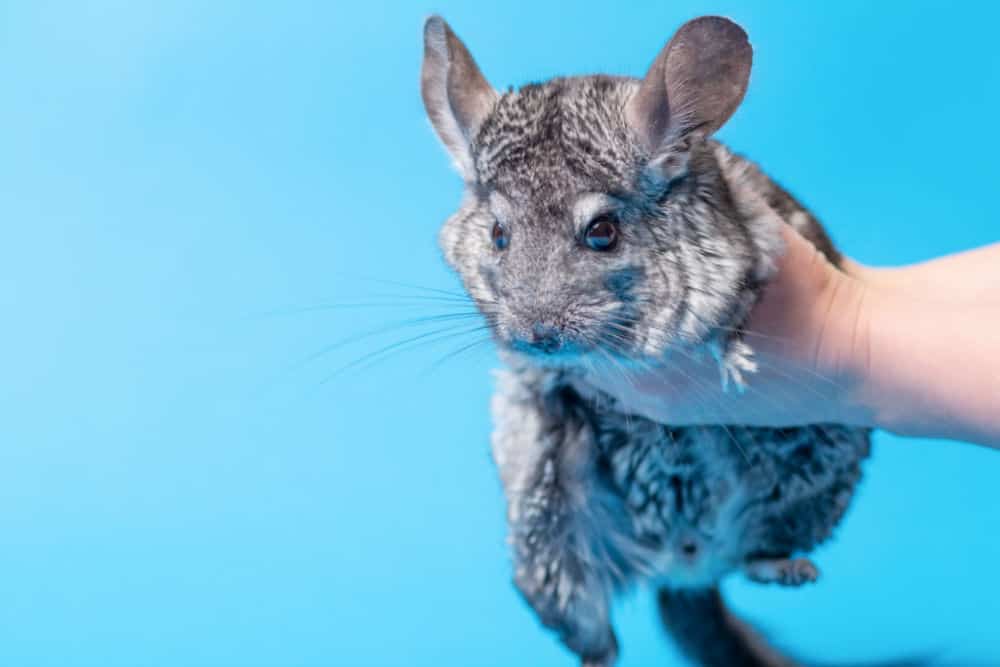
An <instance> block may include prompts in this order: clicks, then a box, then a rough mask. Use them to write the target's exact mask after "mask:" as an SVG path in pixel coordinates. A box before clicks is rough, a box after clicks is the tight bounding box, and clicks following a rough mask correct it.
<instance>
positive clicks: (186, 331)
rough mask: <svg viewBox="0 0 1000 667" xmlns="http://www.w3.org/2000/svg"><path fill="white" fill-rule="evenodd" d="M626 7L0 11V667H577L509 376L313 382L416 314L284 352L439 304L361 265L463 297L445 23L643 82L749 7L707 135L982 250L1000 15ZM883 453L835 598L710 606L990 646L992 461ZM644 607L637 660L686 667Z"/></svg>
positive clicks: (927, 445) (399, 365)
mask: <svg viewBox="0 0 1000 667" xmlns="http://www.w3.org/2000/svg"><path fill="white" fill-rule="evenodd" d="M615 5H619V3H610V2H590V1H586V2H577V3H572V4H570V3H561V2H560V3H556V2H543V1H541V0H533V1H532V2H522V3H505V4H504V5H503V6H501V4H500V3H471V2H464V3H461V2H444V1H440V2H436V3H435V4H434V5H426V4H421V3H419V2H396V3H386V2H379V1H376V0H368V1H366V2H362V3H351V4H349V5H347V4H343V3H330V2H326V3H324V2H316V3H304V2H296V3H256V2H250V3H248V2H235V1H226V2H221V1H220V2H194V1H188V2H162V3H157V4H152V3H147V2H131V1H125V0H122V1H120V2H110V1H108V2H64V3H58V2H42V1H40V0H32V1H29V0H24V1H21V2H12V1H10V0H8V1H6V2H0V318H2V320H0V323H2V327H0V665H9V666H11V667H39V666H43V665H44V666H51V667H74V666H77V665H79V666H84V665H86V666H95V667H97V666H99V667H114V666H122V667H126V666H127V667H140V666H156V667H178V666H184V667H187V666H191V667H195V666H198V667H200V666H205V667H220V666H230V665H231V666H234V667H254V666H262V667H263V666H273V667H295V666H319V665H324V666H325V665H337V666H341V665H342V666H345V667H364V666H382V665H387V666H397V665H399V666H402V665H408V666H410V665H412V666H415V667H416V666H423V665H428V666H429V665H433V666H435V667H443V666H446V665H456V666H463V667H467V666H493V665H496V666H508V665H530V666H536V665H542V666H548V665H552V666H559V665H567V666H568V665H571V664H572V661H571V660H570V658H569V657H568V655H567V654H565V653H564V652H563V651H562V649H561V648H559V647H558V646H557V644H556V642H555V641H554V640H553V639H552V638H551V637H550V636H548V635H547V634H545V633H544V632H542V631H541V630H540V629H539V628H538V627H537V626H536V623H535V621H534V619H533V618H532V616H531V615H530V614H529V613H528V611H527V609H526V608H524V607H523V606H522V604H521V602H520V600H519V599H518V597H517V596H516V594H515V593H514V591H513V589H512V587H511V586H510V584H509V583H508V582H509V574H508V562H507V556H506V552H505V547H504V541H503V509H502V499H501V496H500V491H499V488H498V484H497V481H496V478H495V474H494V471H493V469H492V467H491V464H490V462H489V459H488V454H487V432H488V428H489V424H488V416H487V409H486V407H487V401H488V396H489V392H490V384H491V381H490V378H489V375H488V370H489V369H490V368H491V367H492V366H493V365H494V363H495V360H494V357H493V352H492V350H490V349H489V348H488V347H480V348H473V349H472V350H469V351H468V352H467V353H462V354H459V355H457V356H455V357H454V358H452V359H450V360H448V361H446V362H445V363H443V364H441V365H439V366H436V367H434V364H435V361H436V360H437V359H439V358H440V357H441V356H442V355H444V354H446V353H447V352H449V350H452V349H455V348H457V347H458V345H457V344H456V343H457V341H459V340H464V339H462V338H461V337H459V338H456V339H451V340H449V341H446V342H442V343H440V344H438V345H431V346H427V347H419V348H417V349H414V350H411V351H409V352H406V353H401V354H398V355H394V356H390V357H389V358H387V359H385V360H384V361H382V362H381V363H375V364H372V365H371V366H370V367H363V368H355V369H354V370H353V371H351V372H347V373H344V374H341V375H339V376H336V377H333V378H332V379H330V380H329V381H328V382H325V383H323V380H324V379H325V378H328V377H329V376H330V374H331V373H332V372H333V371H334V370H335V369H337V368H339V367H341V366H343V365H345V364H349V363H351V362H352V361H353V360H356V359H359V358H361V357H362V355H364V354H365V353H366V352H372V351H376V350H378V349H379V348H381V347H383V346H385V345H387V344H389V343H391V342H392V341H394V340H398V339H403V338H406V337H407V336H412V335H415V334H417V333H419V332H423V331H428V330H433V328H434V327H430V328H428V327H423V328H421V327H414V328H408V329H407V328H402V329H396V330H395V331H393V332H389V333H384V334H382V335H380V336H375V337H373V338H370V339H366V340H364V341H359V342H355V343H353V344H350V345H346V346H344V347H342V348H337V349H333V350H329V351H328V352H327V353H326V354H324V355H321V356H318V357H316V358H313V359H311V360H309V361H307V362H305V363H298V362H300V361H302V360H303V359H305V358H306V357H308V356H309V355H310V354H311V353H314V352H316V351H317V350H320V349H321V348H323V347H324V346H325V345H327V344H330V343H333V342H335V341H338V340H340V339H343V338H344V337H347V336H351V335H353V334H357V333H359V332H362V331H365V330H367V329H371V328H378V327H379V326H381V325H383V324H385V323H386V322H390V321H395V320H398V319H405V318H407V317H414V316H422V315H430V314H432V313H435V312H444V311H445V310H447V304H441V306H435V305H433V304H431V305H425V306H415V305H414V302H413V301H412V300H410V299H408V298H403V297H405V295H412V294H417V293H419V292H418V291H416V290H413V289H411V288H409V287H401V286H398V285H386V284H381V283H376V282H373V281H370V280H367V279H366V277H376V278H383V279H388V280H393V281H399V282H403V283H407V284H416V285H422V286H429V287H435V288H443V289H453V288H455V287H456V282H455V280H454V279H453V277H452V276H451V275H449V273H448V272H447V271H446V270H445V269H444V267H443V265H442V262H441V260H440V258H439V255H438V251H437V249H436V245H435V232H436V229H437V227H438V225H439V223H440V222H441V221H442V220H443V219H444V217H445V216H446V215H447V214H448V212H449V211H450V210H451V209H452V208H453V206H454V205H455V204H456V203H457V201H458V197H459V193H460V185H459V180H458V178H457V176H455V175H454V174H453V173H452V172H451V171H450V169H449V166H448V162H447V159H446V158H445V155H444V153H443V151H442V150H441V149H440V148H439V146H438V145H437V142H436V139H435V138H434V136H433V134H432V132H431V130H430V128H429V125H428V124H427V122H426V121H425V120H424V117H423V110H422V108H421V104H420V99H419V95H418V90H417V79H418V67H419V60H420V55H421V45H420V34H421V22H422V19H423V17H424V16H425V15H426V14H428V13H430V12H432V11H439V12H441V13H443V14H444V15H445V16H446V17H447V18H448V19H449V20H450V21H451V23H452V25H453V26H454V27H455V28H456V30H457V31H458V32H459V34H460V35H461V36H462V37H463V38H464V39H466V41H467V42H468V44H469V45H470V47H471V48H472V51H473V53H474V54H475V55H476V57H477V58H478V60H479V62H480V64H481V65H482V67H483V69H484V70H485V72H486V73H487V74H488V76H489V77H490V79H491V80H492V81H493V83H494V84H495V85H497V86H506V85H508V84H519V83H524V82H527V81H530V80H536V79H540V78H544V77H548V76H551V75H555V74H561V73H587V72H591V71H597V70H602V71H610V72H616V73H627V74H634V75H639V74H641V73H642V72H643V71H644V70H645V67H646V66H647V64H648V63H649V61H650V60H651V59H652V57H653V56H654V55H655V53H656V52H657V50H658V49H659V48H660V46H661V45H662V44H663V43H664V42H665V40H666V39H667V38H668V37H669V36H670V34H671V32H672V31H673V29H674V28H676V27H677V26H678V25H679V24H680V23H681V22H682V21H684V20H686V19H688V18H691V17H693V16H695V15H698V14H703V13H722V14H726V15H729V16H732V17H733V18H735V19H737V20H738V21H740V22H741V23H743V24H744V25H745V26H746V27H747V29H748V31H749V33H750V35H751V38H752V41H753V43H754V45H755V47H756V58H755V69H754V74H753V80H752V84H751V89H750V93H749V95H748V98H747V100H746V102H745V104H744V105H743V107H742V109H741V110H740V111H739V112H738V113H737V115H736V116H735V118H734V119H733V121H732V122H731V123H730V124H729V125H728V126H727V127H726V128H725V129H724V131H723V132H722V137H723V138H724V139H726V140H727V141H728V142H729V143H730V144H731V145H732V146H734V147H735V148H737V149H739V150H741V151H743V152H746V153H748V154H749V155H750V156H752V157H754V158H756V159H758V160H760V161H761V162H762V163H763V164H764V165H765V166H766V167H767V169H768V170H769V171H770V172H771V173H772V174H774V175H776V176H777V177H778V178H779V179H780V180H781V181H783V182H784V183H785V184H786V185H787V186H789V187H790V188H791V189H792V190H793V191H794V192H795V193H797V194H799V195H800V196H801V198H802V199H803V200H804V201H806V202H807V203H808V204H809V205H810V206H812V207H813V208H814V210H815V211H816V212H817V213H818V214H819V216H820V217H821V218H822V219H824V220H825V221H826V222H827V223H828V225H829V226H830V228H831V229H832V231H833V234H834V236H835V238H836V239H837V241H838V242H839V243H841V244H842V246H843V247H844V248H845V249H846V250H847V251H848V252H849V253H851V254H853V255H854V256H856V257H857V258H859V259H860V260H862V261H867V262H873V263H894V262H907V261H913V260H919V259H922V258H926V257H929V256H932V255H935V254H938V253H943V252H947V251H954V250H960V249H963V248H968V247H971V246H974V245H977V244H982V243H986V242H990V241H995V240H997V239H998V238H1000V218H998V215H997V212H996V193H997V184H998V174H1000V169H998V166H997V159H998V158H997V156H998V154H1000V139H998V135H997V130H996V125H995V121H994V119H995V117H996V114H997V109H998V107H1000V76H998V72H1000V67H998V65H1000V59H998V57H997V55H996V54H997V39H996V35H997V33H996V25H997V21H998V18H1000V16H998V12H997V11H996V10H993V9H989V8H988V5H987V3H981V4H975V3H972V4H967V5H965V6H960V5H958V4H955V3H940V4H936V5H933V6H932V5H929V4H925V5H921V4H920V3H910V2H870V1H864V2H862V1H851V2H830V3H815V2H814V3H795V4H793V3H767V2H749V1H744V2H738V1H720V2H714V3H702V2H694V1H682V0H672V1H671V2H646V3H632V4H629V5H627V6H615ZM386 294H388V295H391V296H389V297H386V296H382V295H386ZM380 300H381V302H389V301H399V302H400V303H401V305H400V306H398V307H389V306H382V307H358V308H321V309H314V310H302V308H303V307H308V306H315V305H318V304H330V303H345V302H366V303H370V302H372V301H380ZM469 340H471V339H469ZM360 366H365V365H364V364H361V365H360ZM429 367H433V368H431V370H430V371H428V368H429ZM961 372H962V369H960V368H956V369H955V373H961ZM876 440H877V442H876V445H877V449H876V453H875V457H874V460H873V461H872V463H871V465H870V466H869V467H868V473H869V474H868V478H867V481H866V482H865V484H864V487H863V489H862V491H861V493H860V497H859V498H858V502H857V504H856V505H855V507H854V509H853V510H852V511H851V513H850V515H849V516H848V518H847V520H846V522H845V524H844V526H843V529H842V530H841V531H840V533H839V535H838V538H837V539H836V540H835V541H834V542H833V543H832V544H830V545H829V546H828V547H827V548H824V549H822V550H821V552H820V553H819V554H818V556H817V559H818V562H819V564H820V565H821V567H822V569H823V570H824V573H825V577H824V579H823V580H822V582H821V583H819V584H818V585H816V586H815V587H811V588H808V589H806V590H802V591H791V592H790V591H783V590H777V589H769V588H759V587H754V586H751V585H749V584H745V583H743V582H737V581H733V582H731V583H730V584H729V585H728V586H727V588H728V590H729V593H730V594H731V595H732V597H733V599H734V600H735V602H736V605H737V606H738V608H739V609H741V610H743V611H745V612H746V613H748V614H749V615H750V616H751V617H753V618H754V619H757V620H758V621H760V622H761V624H762V625H763V626H764V627H766V628H767V629H768V630H769V631H770V632H772V633H773V635H774V636H775V637H776V638H778V639H779V640H781V641H782V642H783V643H785V644H787V645H789V646H792V647H794V648H795V649H797V650H799V651H801V652H802V653H804V654H806V655H812V656H819V657H823V658H827V659H831V660H834V659H841V660H847V661H851V660H857V659H858V658H861V657H872V658H874V657H879V656H887V655H894V654H899V653H907V652H910V651H912V650H917V651H919V650H924V649H929V650H937V649H943V650H945V651H946V654H947V655H950V656H965V657H964V658H961V657H959V658H958V659H959V660H960V661H961V660H969V659H971V658H979V659H983V660H986V661H988V662H990V661H992V660H990V659H994V660H1000V633H998V632H997V618H998V617H1000V595H998V592H1000V586H998V584H997V576H998V575H997V572H998V569H997V563H998V562H1000V492H998V484H997V480H998V479H1000V456H998V455H997V454H996V453H994V452H988V451H985V450H980V449H977V448H972V447H967V446H959V445H952V444H945V443H941V442H921V441H904V440H900V439H896V438H892V437H888V436H885V435H879V436H878V437H877V439H876ZM648 597H649V596H648V595H645V594H638V595H634V596H632V597H631V598H629V599H628V600H626V601H624V602H623V603H622V604H620V605H619V607H618V608H617V609H616V615H617V619H618V625H619V628H620V635H621V638H622V645H623V663H622V664H623V665H625V666H631V667H638V666H641V665H654V664H656V665H668V664H679V663H677V662H676V661H677V658H676V655H675V654H674V653H673V649H672V648H671V647H670V646H669V645H668V644H667V643H666V642H665V641H664V639H663V638H662V637H661V634H660V632H659V630H658V628H657V624H656V620H655V616H654V611H653V607H652V605H651V604H650V601H649V599H648ZM671 660H673V661H674V662H671Z"/></svg>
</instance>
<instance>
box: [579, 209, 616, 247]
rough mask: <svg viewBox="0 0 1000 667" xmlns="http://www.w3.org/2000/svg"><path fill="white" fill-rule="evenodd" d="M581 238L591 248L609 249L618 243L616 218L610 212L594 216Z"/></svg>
mask: <svg viewBox="0 0 1000 667" xmlns="http://www.w3.org/2000/svg"><path fill="white" fill-rule="evenodd" d="M583 240H584V241H585V242H586V244H587V247H588V248H590V249H591V250H611V249H612V248H614V247H615V244H617V243H618V220H617V219H616V218H615V217H614V216H613V215H611V214H610V213H604V214H602V215H599V216H597V217H596V218H594V219H593V220H592V221H591V222H590V224H589V225H587V231H585V232H584V233H583Z"/></svg>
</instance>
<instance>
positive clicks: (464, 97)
mask: <svg viewBox="0 0 1000 667" xmlns="http://www.w3.org/2000/svg"><path fill="white" fill-rule="evenodd" d="M420 94H421V95H422V96H423V98H424V108H425V109H426V110H427V116H428V117H429V118H430V120H431V124H432V125H433V126H434V130H435V131H436V132H437V135H438V137H439V138H440V139H441V141H442V142H443V143H444V145H445V147H447V149H448V152H449V153H451V157H452V159H453V160H454V161H455V166H456V167H457V168H458V170H459V172H461V174H462V177H463V178H465V180H467V181H471V180H473V178H474V177H475V170H474V168H473V164H472V155H471V153H470V151H469V143H470V141H471V139H472V137H473V136H474V133H475V131H476V130H477V129H478V128H479V125H480V124H481V123H482V122H483V120H484V119H485V118H486V115H487V114H488V113H489V112H490V109H492V108H493V104H494V103H495V102H496V100H497V93H496V91H494V90H493V87H492V86H490V84H489V82H488V81H486V79H485V78H484V77H483V75H482V72H480V71H479V68H478V67H477V66H476V61H474V60H473V59H472V56H471V55H470V54H469V51H468V49H466V48H465V44H463V43H462V41H461V40H460V39H459V38H458V37H456V36H455V33H453V32H452V31H451V28H449V27H448V24H447V23H445V22H444V19H442V18H441V17H440V16H432V17H430V18H429V19H427V22H426V23H425V24H424V64H423V67H422V69H421V72H420Z"/></svg>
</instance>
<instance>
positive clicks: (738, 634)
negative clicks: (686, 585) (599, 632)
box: [658, 588, 940, 667]
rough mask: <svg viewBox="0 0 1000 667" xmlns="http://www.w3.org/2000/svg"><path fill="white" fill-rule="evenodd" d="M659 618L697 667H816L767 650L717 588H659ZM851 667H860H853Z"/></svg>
mask: <svg viewBox="0 0 1000 667" xmlns="http://www.w3.org/2000/svg"><path fill="white" fill-rule="evenodd" d="M658 602H659V608H660V618H661V619H662V620H663V625H664V627H665V628H666V629H667V631H668V632H669V633H670V635H671V636H672V637H673V639H674V641H675V642H676V644H677V646H678V647H679V648H680V650H681V652H682V653H683V654H684V655H685V657H687V659H688V660H690V661H691V663H692V664H695V665H700V666H701V667H807V665H810V666H813V667H817V664H818V663H813V662H800V661H798V660H795V659H792V658H790V657H788V656H786V655H783V654H782V653H780V652H779V651H778V650H777V649H775V648H773V647H772V646H770V645H769V644H768V643H767V642H766V641H765V640H764V638H763V637H761V636H760V634H758V633H757V631H756V630H754V629H753V628H752V627H750V626H749V625H748V624H747V623H744V622H743V621H741V620H740V619H738V618H737V617H736V616H735V615H734V614H733V613H732V612H730V611H729V610H728V609H727V608H726V604H725V602H723V600H722V595H721V594H720V593H719V589H718V588H705V589H696V590H674V589H669V588H661V589H660V592H659V595H658ZM932 664H940V663H937V661H936V660H933V659H931V658H930V657H929V656H921V657H913V658H905V659H900V660H891V661H883V662H872V663H867V666H868V667H929V666H930V665H932ZM856 667H861V666H858V665H856Z"/></svg>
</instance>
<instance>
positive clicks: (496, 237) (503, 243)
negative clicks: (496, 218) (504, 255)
mask: <svg viewBox="0 0 1000 667" xmlns="http://www.w3.org/2000/svg"><path fill="white" fill-rule="evenodd" d="M490 239H492V241H493V245H494V247H496V249H497V250H503V249H504V248H506V247H507V244H508V243H510V235H509V234H508V233H507V230H506V229H504V226H503V225H501V224H500V223H499V222H494V223H493V231H491V232H490Z"/></svg>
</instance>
